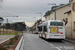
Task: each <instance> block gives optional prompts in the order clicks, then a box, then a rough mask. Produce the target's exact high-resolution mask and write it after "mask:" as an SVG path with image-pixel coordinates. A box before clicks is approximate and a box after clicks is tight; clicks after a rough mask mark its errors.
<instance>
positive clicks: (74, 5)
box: [72, 3, 75, 12]
mask: <svg viewBox="0 0 75 50" xmlns="http://www.w3.org/2000/svg"><path fill="white" fill-rule="evenodd" d="M72 10H73V11H74V12H75V3H73V7H72Z"/></svg>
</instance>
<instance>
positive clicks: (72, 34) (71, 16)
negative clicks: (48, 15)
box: [66, 0, 75, 39]
mask: <svg viewBox="0 0 75 50" xmlns="http://www.w3.org/2000/svg"><path fill="white" fill-rule="evenodd" d="M66 14H67V16H68V23H67V25H66V37H67V38H70V39H75V0H71V10H70V11H68V12H66Z"/></svg>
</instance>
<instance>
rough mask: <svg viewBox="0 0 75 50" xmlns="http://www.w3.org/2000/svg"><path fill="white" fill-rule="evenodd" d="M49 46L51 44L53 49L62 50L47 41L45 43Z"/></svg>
mask: <svg viewBox="0 0 75 50" xmlns="http://www.w3.org/2000/svg"><path fill="white" fill-rule="evenodd" d="M43 41H45V40H43ZM45 42H46V43H47V44H49V45H50V46H51V48H56V49H58V50H61V49H60V48H58V47H55V46H54V45H53V44H51V43H48V42H47V41H45Z"/></svg>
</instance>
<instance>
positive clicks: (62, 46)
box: [21, 33, 75, 50]
mask: <svg viewBox="0 0 75 50" xmlns="http://www.w3.org/2000/svg"><path fill="white" fill-rule="evenodd" d="M21 50H75V44H72V43H69V42H65V41H62V42H57V41H54V40H44V39H41V38H39V37H38V35H37V34H30V33H25V34H24V40H23V43H22V46H21Z"/></svg>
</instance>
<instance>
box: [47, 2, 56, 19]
mask: <svg viewBox="0 0 75 50" xmlns="http://www.w3.org/2000/svg"><path fill="white" fill-rule="evenodd" d="M48 5H55V6H56V4H55V3H48ZM55 20H56V10H55Z"/></svg>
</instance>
